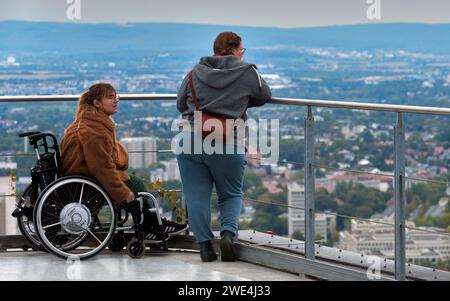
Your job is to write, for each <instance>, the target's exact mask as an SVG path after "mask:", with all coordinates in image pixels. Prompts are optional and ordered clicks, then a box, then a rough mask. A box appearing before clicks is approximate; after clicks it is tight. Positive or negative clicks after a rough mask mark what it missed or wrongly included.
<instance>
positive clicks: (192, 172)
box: [177, 152, 247, 243]
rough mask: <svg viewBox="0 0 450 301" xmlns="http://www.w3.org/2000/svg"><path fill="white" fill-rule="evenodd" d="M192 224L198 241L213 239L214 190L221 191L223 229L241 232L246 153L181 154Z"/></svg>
mask: <svg viewBox="0 0 450 301" xmlns="http://www.w3.org/2000/svg"><path fill="white" fill-rule="evenodd" d="M177 160H178V165H179V168H180V175H181V180H182V182H183V191H184V195H185V198H186V204H187V210H188V216H189V224H190V227H191V229H192V232H193V233H194V236H195V238H196V240H197V242H198V243H200V242H204V241H208V240H211V239H213V238H214V235H213V233H212V231H211V192H212V188H213V184H214V185H215V187H216V192H217V194H218V204H219V212H220V232H222V231H224V230H227V231H230V232H232V233H234V234H235V235H236V234H237V231H238V223H239V215H240V212H241V208H242V184H243V177H244V169H245V165H246V164H247V160H246V158H245V155H244V154H236V153H235V154H205V153H204V152H202V153H201V154H185V153H182V154H179V155H177Z"/></svg>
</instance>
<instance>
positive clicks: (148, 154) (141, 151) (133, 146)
mask: <svg viewBox="0 0 450 301" xmlns="http://www.w3.org/2000/svg"><path fill="white" fill-rule="evenodd" d="M120 142H121V143H122V144H123V145H124V146H125V147H126V148H127V150H128V167H129V168H133V169H139V168H148V167H150V166H151V165H152V164H156V163H157V155H158V154H157V153H156V151H157V145H156V139H155V138H151V137H133V138H123V139H120Z"/></svg>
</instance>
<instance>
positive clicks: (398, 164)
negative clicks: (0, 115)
mask: <svg viewBox="0 0 450 301" xmlns="http://www.w3.org/2000/svg"><path fill="white" fill-rule="evenodd" d="M78 97H79V96H78V95H41V96H0V102H43V101H46V102H47V101H50V102H54V101H76V100H77V99H78ZM120 99H121V100H125V101H129V100H130V101H131V100H175V99H176V94H123V95H120ZM270 103H273V104H284V105H294V106H305V107H306V108H307V112H306V116H305V118H304V132H305V133H304V137H305V159H304V163H300V164H303V165H304V168H305V173H304V183H305V251H304V254H305V257H306V258H307V259H310V260H314V259H315V252H314V251H315V229H314V216H315V213H316V212H315V203H314V190H315V189H314V188H315V185H314V178H315V173H314V171H315V167H316V165H315V163H314V116H313V111H312V108H313V107H326V108H334V109H351V110H367V111H384V112H392V113H396V116H397V120H396V123H395V125H394V164H395V170H394V176H393V177H394V195H395V223H394V227H395V256H394V259H395V279H396V280H405V279H406V275H405V269H406V252H405V245H406V241H405V228H406V223H405V206H406V194H405V179H407V177H406V176H405V124H404V121H403V114H405V113H414V114H430V115H444V116H450V109H449V108H438V107H424V106H407V105H389V104H375V103H362V102H348V101H328V100H311V99H291V98H273V99H271V100H270ZM415 180H420V179H415ZM447 185H448V183H447Z"/></svg>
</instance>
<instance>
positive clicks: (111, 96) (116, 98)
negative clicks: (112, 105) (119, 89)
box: [106, 94, 119, 101]
mask: <svg viewBox="0 0 450 301" xmlns="http://www.w3.org/2000/svg"><path fill="white" fill-rule="evenodd" d="M106 98H108V99H111V100H117V101H119V94H114V95H108V96H106Z"/></svg>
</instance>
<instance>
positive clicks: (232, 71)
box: [177, 32, 272, 261]
mask: <svg viewBox="0 0 450 301" xmlns="http://www.w3.org/2000/svg"><path fill="white" fill-rule="evenodd" d="M213 49H214V56H206V57H202V58H201V59H200V62H199V63H198V64H196V65H195V67H194V69H193V70H192V72H190V73H189V74H188V75H187V76H186V77H185V78H184V80H183V82H182V84H181V87H180V89H179V92H178V96H177V109H178V111H179V112H180V113H181V114H182V117H183V118H184V119H187V120H188V121H189V123H190V124H192V125H194V112H195V111H202V112H203V113H205V112H207V113H209V114H214V115H216V116H221V117H223V118H227V119H233V120H236V119H239V118H243V119H244V120H245V119H246V110H247V108H249V107H254V106H262V105H263V104H265V103H266V102H267V101H268V100H269V99H270V98H271V96H272V94H271V92H270V89H269V86H268V85H267V83H266V82H265V81H264V80H263V79H262V78H261V76H260V75H259V74H258V73H257V71H256V66H255V65H253V64H250V63H246V62H244V60H243V56H244V53H245V51H246V49H245V48H243V45H242V39H241V37H239V36H238V35H237V34H235V33H233V32H222V33H220V34H219V35H218V36H217V38H216V40H215V41H214V46H213ZM195 122H196V124H197V123H198V122H200V123H201V121H198V120H196V121H195ZM192 128H193V127H192ZM181 134H182V135H184V136H183V138H182V140H183V141H184V142H185V141H186V139H190V141H191V145H195V143H196V142H195V141H194V140H196V139H197V140H198V139H202V138H201V136H199V135H196V134H195V133H193V132H188V133H181ZM235 138H236V135H234V139H235ZM234 139H233V141H234ZM226 142H228V139H227V140H226ZM201 143H202V142H201V141H200V144H201ZM215 143H216V146H217V143H219V144H220V142H217V141H216V142H215ZM239 147H241V148H243V146H242V145H241V146H239V145H237V146H234V152H233V153H231V154H230V153H228V152H226V151H223V153H222V154H219V153H212V154H210V152H208V153H206V152H205V150H204V149H203V148H202V150H201V153H193V152H190V153H180V152H177V153H179V154H178V155H177V160H178V164H179V168H180V174H181V180H182V182H183V190H184V194H185V198H186V204H187V209H188V214H189V224H190V226H191V228H192V231H193V233H194V235H195V238H196V240H197V243H198V244H199V246H200V257H201V260H202V261H213V260H216V259H217V255H216V252H215V250H214V247H213V245H212V240H213V239H214V235H213V233H212V231H211V210H210V206H211V205H210V202H211V193H212V188H213V184H214V185H215V188H216V191H217V194H218V204H219V211H220V235H221V240H220V253H221V259H222V261H234V260H236V253H235V249H234V240H235V237H236V235H237V233H238V223H239V214H240V212H241V207H242V184H243V175H244V169H245V165H246V163H247V161H246V159H245V155H244V151H243V150H242V149H241V150H239ZM225 148H226V146H225V144H224V145H223V149H225Z"/></svg>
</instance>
